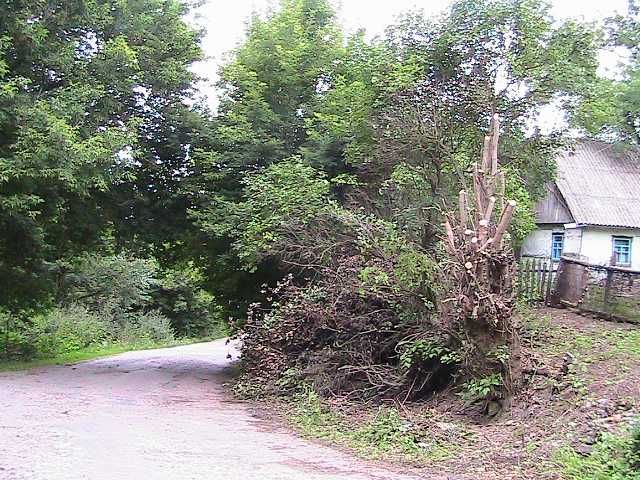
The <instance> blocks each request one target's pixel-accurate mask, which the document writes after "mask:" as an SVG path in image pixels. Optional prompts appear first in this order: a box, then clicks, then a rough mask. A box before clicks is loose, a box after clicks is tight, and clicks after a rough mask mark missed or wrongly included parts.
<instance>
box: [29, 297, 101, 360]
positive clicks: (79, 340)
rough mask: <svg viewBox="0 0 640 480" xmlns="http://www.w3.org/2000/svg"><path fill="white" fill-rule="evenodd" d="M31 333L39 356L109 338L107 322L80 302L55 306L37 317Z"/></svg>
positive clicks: (72, 349)
mask: <svg viewBox="0 0 640 480" xmlns="http://www.w3.org/2000/svg"><path fill="white" fill-rule="evenodd" d="M31 328H32V329H31V335H32V337H33V339H34V343H35V346H36V349H37V352H38V355H42V356H47V355H56V354H59V353H68V352H74V351H77V350H81V349H83V348H87V347H89V346H92V345H96V344H99V343H102V342H104V341H106V340H108V339H109V332H110V325H109V322H108V321H106V320H104V319H102V318H100V317H99V316H98V315H96V314H94V313H92V312H90V311H89V310H87V309H86V308H85V307H82V306H80V305H71V306H69V307H66V308H55V309H53V310H52V311H50V312H48V313H45V314H42V315H40V316H37V317H36V318H35V319H34V323H33V326H32V327H31Z"/></svg>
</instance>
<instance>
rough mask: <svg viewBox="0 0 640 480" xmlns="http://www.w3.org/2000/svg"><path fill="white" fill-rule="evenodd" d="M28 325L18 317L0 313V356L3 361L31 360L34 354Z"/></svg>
mask: <svg viewBox="0 0 640 480" xmlns="http://www.w3.org/2000/svg"><path fill="white" fill-rule="evenodd" d="M27 327H28V324H25V322H24V321H23V320H22V319H21V318H20V317H18V316H16V315H12V314H11V313H9V312H3V311H0V355H2V357H3V358H4V359H5V360H13V359H19V358H31V357H33V356H34V355H35V353H36V346H35V345H34V344H33V341H32V337H31V335H30V332H29V331H28V329H27Z"/></svg>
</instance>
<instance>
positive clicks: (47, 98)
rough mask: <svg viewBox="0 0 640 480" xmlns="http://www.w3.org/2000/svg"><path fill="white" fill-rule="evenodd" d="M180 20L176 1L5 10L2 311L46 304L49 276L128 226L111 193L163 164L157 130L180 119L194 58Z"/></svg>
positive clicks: (0, 76)
mask: <svg viewBox="0 0 640 480" xmlns="http://www.w3.org/2000/svg"><path fill="white" fill-rule="evenodd" d="M186 8H187V7H186V5H185V4H184V3H182V2H181V1H179V0H118V1H115V0H70V1H51V0H35V1H31V0H30V1H8V0H6V1H2V2H0V11H1V12H2V15H1V16H0V230H1V231H2V235H1V236H0V279H1V280H0V291H1V292H2V293H0V305H1V306H5V307H11V308H18V307H20V306H22V305H24V304H25V302H26V300H27V299H29V300H32V301H33V302H36V303H37V302H39V301H41V300H42V299H43V298H46V293H47V292H48V284H47V281H46V279H47V278H49V276H48V275H46V270H47V265H49V266H51V265H52V264H54V263H55V262H57V261H59V260H61V259H64V258H68V257H70V256H73V255H75V254H77V253H78V252H81V251H83V250H86V249H89V248H92V247H93V246H94V245H95V244H96V243H97V242H98V241H99V239H100V237H101V235H102V233H103V232H104V230H105V227H111V228H112V229H113V227H114V222H117V221H119V220H124V219H125V217H123V216H120V217H118V216H116V215H112V214H111V213H109V212H113V211H114V208H113V203H112V204H108V203H107V202H106V200H105V199H106V198H108V197H109V194H108V192H110V191H113V190H114V187H115V186H122V185H131V184H132V182H134V179H135V178H141V176H140V172H141V170H144V172H145V174H146V173H149V172H152V173H150V174H148V175H147V178H150V177H153V176H154V175H155V176H156V177H157V176H158V175H156V173H155V172H154V171H153V170H152V169H149V168H148V166H149V164H150V161H149V158H154V159H155V160H156V161H157V162H158V163H161V161H164V158H166V157H167V155H164V156H163V157H164V158H163V159H160V157H161V155H157V154H156V153H155V152H154V146H155V145H157V142H159V141H160V140H159V135H156V132H155V131H154V129H155V128H157V127H158V126H159V125H161V124H162V125H163V127H165V126H166V128H167V129H171V127H170V126H168V125H165V124H164V123H163V122H166V121H167V120H170V119H171V117H169V115H168V114H166V112H172V111H175V110H180V111H184V110H183V107H182V106H181V103H180V101H181V99H182V98H183V97H184V95H185V92H186V91H187V90H188V88H189V87H190V85H191V83H192V82H193V76H192V74H191V73H190V72H189V70H188V65H189V63H190V62H192V61H193V60H195V59H197V58H199V57H200V50H199V46H198V36H199V34H198V32H195V31H193V30H191V29H190V28H189V27H187V25H186V24H185V23H184V21H183V20H182V15H183V14H184V13H185V12H186ZM163 114H164V116H163ZM182 155H183V157H184V152H183V153H182ZM169 156H171V157H172V158H173V155H169ZM144 167H147V168H146V169H144ZM164 167H165V169H166V170H170V168H169V167H168V166H166V165H164ZM143 183H144V184H145V186H146V185H148V184H149V182H148V181H145V182H143ZM158 183H159V182H155V185H158ZM159 188H160V187H159ZM130 191H131V190H129V192H130ZM132 215H139V213H138V212H135V211H132V212H130V215H129V217H127V218H131V216H132ZM110 217H111V218H110ZM115 227H116V228H117V227H118V225H115ZM38 292H41V293H42V294H43V295H42V296H39V295H37V293H38Z"/></svg>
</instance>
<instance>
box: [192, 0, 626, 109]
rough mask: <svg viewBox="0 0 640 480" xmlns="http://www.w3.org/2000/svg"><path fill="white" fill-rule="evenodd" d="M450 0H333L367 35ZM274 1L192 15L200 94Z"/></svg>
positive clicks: (223, 1) (591, 15) (556, 5)
mask: <svg viewBox="0 0 640 480" xmlns="http://www.w3.org/2000/svg"><path fill="white" fill-rule="evenodd" d="M450 3H451V2H450V0H336V1H335V2H334V5H336V6H337V11H338V16H339V18H340V22H341V23H342V25H343V26H344V28H345V30H346V31H347V32H355V31H356V30H358V29H359V28H364V29H365V30H366V32H367V34H368V35H369V36H370V37H374V36H376V35H381V34H382V33H384V29H385V27H386V26H387V25H389V24H391V23H393V21H394V18H395V17H397V16H398V15H399V14H401V13H402V12H405V11H407V10H411V9H415V8H420V9H423V10H424V11H425V12H426V13H430V14H438V13H440V12H442V11H443V10H445V9H446V8H447V6H448V5H449V4H450ZM551 3H552V4H553V10H552V14H553V15H554V16H555V17H556V18H567V17H573V18H581V19H584V20H587V21H591V20H598V19H601V18H604V17H607V16H611V15H612V14H615V13H624V12H625V11H626V7H627V0H552V2H551ZM277 5H278V1H277V0H205V3H204V5H203V6H202V7H200V8H199V9H198V10H197V11H196V12H194V13H193V14H192V18H191V19H190V20H191V21H192V22H194V23H195V24H196V25H198V26H202V27H204V28H205V29H206V32H207V33H206V36H205V38H204V39H203V48H204V52H205V55H206V56H207V59H206V60H205V61H204V62H200V63H199V64H197V65H195V66H194V71H195V72H196V73H197V74H198V75H200V76H201V77H202V78H203V82H201V85H200V91H201V93H202V94H204V95H206V96H207V97H208V101H209V104H210V105H212V106H214V107H215V105H216V103H217V102H216V101H215V89H214V88H213V84H214V83H215V81H216V79H217V70H218V67H219V66H220V65H221V64H222V63H224V61H225V58H226V56H227V54H228V52H229V51H230V50H232V49H233V48H234V47H236V46H237V45H238V44H239V43H240V42H241V41H242V39H243V38H244V34H245V29H246V22H247V20H248V18H249V17H250V16H251V14H252V12H259V13H263V12H265V11H266V10H268V9H269V8H270V7H275V6H277ZM602 63H603V68H604V69H605V70H610V69H613V68H614V67H615V64H617V59H616V58H615V56H613V55H609V56H605V57H604V58H603V59H602Z"/></svg>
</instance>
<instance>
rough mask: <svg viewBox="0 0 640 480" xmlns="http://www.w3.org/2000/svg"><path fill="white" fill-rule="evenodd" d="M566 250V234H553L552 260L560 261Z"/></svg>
mask: <svg viewBox="0 0 640 480" xmlns="http://www.w3.org/2000/svg"><path fill="white" fill-rule="evenodd" d="M563 250H564V233H562V232H558V233H552V234H551V260H560V257H561V256H562V251H563Z"/></svg>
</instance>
